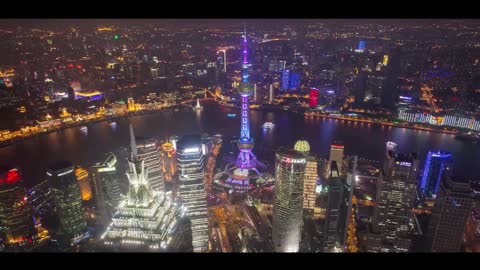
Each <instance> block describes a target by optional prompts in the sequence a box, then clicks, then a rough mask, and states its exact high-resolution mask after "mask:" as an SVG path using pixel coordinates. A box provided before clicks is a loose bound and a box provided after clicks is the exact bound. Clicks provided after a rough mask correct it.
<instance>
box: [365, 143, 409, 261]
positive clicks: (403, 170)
mask: <svg viewBox="0 0 480 270" xmlns="http://www.w3.org/2000/svg"><path fill="white" fill-rule="evenodd" d="M390 146H396V144H390ZM393 149H394V147H393ZM417 176H418V158H417V155H416V154H415V153H413V154H409V155H405V154H398V153H395V152H394V151H393V150H388V151H387V153H386V157H385V161H384V167H383V170H382V176H381V177H380V178H379V180H378V184H377V193H378V194H377V198H378V200H377V206H376V209H375V214H374V218H373V226H374V233H371V234H369V247H368V249H369V251H373V252H407V251H409V249H410V246H411V239H410V232H411V230H412V229H413V228H414V221H413V216H412V208H413V206H414V203H415V200H416V191H417V189H416V187H417V185H416V180H417Z"/></svg>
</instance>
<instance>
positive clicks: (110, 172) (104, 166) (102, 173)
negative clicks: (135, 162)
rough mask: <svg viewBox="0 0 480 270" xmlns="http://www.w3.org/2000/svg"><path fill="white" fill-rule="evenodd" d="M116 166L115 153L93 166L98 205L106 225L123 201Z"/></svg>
mask: <svg viewBox="0 0 480 270" xmlns="http://www.w3.org/2000/svg"><path fill="white" fill-rule="evenodd" d="M116 166H117V158H116V157H115V155H114V154H113V153H109V154H108V155H107V157H106V159H105V160H104V161H103V162H100V163H97V164H96V165H95V166H92V173H91V175H92V183H93V186H94V191H95V198H96V203H97V207H98V210H99V212H100V215H101V218H102V221H103V223H104V224H107V223H108V222H110V218H111V217H112V216H113V213H114V210H115V209H116V208H117V206H118V204H119V203H120V200H121V197H120V186H119V182H118V172H117V168H116Z"/></svg>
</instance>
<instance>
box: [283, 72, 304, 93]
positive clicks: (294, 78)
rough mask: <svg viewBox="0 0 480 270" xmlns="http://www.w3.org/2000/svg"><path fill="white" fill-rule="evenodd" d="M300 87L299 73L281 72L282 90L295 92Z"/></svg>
mask: <svg viewBox="0 0 480 270" xmlns="http://www.w3.org/2000/svg"><path fill="white" fill-rule="evenodd" d="M299 85H300V73H298V72H297V71H294V70H288V69H285V70H284V71H283V72H282V90H283V91H288V90H296V89H297V88H298V86H299Z"/></svg>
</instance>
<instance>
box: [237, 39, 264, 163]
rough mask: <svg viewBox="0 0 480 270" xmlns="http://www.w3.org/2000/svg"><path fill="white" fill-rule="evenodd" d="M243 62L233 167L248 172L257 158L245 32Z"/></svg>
mask: <svg viewBox="0 0 480 270" xmlns="http://www.w3.org/2000/svg"><path fill="white" fill-rule="evenodd" d="M242 55H243V61H242V82H241V83H240V87H239V89H238V93H239V94H240V97H241V99H242V115H241V116H242V117H241V122H240V138H239V140H238V143H237V145H238V149H239V150H240V153H239V154H238V157H237V160H236V162H235V165H236V167H237V168H240V169H242V170H249V169H253V168H255V167H256V165H257V164H259V163H258V161H257V158H256V157H255V155H254V154H253V153H252V149H253V145H254V142H253V139H252V138H251V137H250V115H249V100H248V99H249V97H250V96H251V95H252V93H253V91H252V87H251V85H250V83H249V82H248V66H249V65H248V57H247V32H246V31H245V30H244V34H243V54H242Z"/></svg>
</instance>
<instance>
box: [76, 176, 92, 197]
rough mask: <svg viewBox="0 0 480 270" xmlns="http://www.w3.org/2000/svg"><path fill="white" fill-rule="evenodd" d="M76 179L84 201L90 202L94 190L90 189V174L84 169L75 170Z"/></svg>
mask: <svg viewBox="0 0 480 270" xmlns="http://www.w3.org/2000/svg"><path fill="white" fill-rule="evenodd" d="M75 177H76V178H77V181H78V182H77V183H78V187H79V189H80V195H81V196H82V201H88V200H90V199H91V198H92V189H91V187H90V181H89V180H88V172H87V171H86V170H85V169H82V168H76V169H75Z"/></svg>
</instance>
